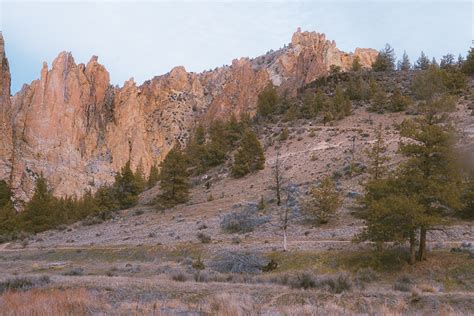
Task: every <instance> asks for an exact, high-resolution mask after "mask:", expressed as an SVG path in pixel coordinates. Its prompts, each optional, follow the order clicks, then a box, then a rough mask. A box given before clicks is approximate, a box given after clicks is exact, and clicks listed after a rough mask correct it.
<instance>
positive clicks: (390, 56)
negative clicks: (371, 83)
mask: <svg viewBox="0 0 474 316" xmlns="http://www.w3.org/2000/svg"><path fill="white" fill-rule="evenodd" d="M394 69H395V51H394V50H393V48H392V47H391V46H390V45H389V44H386V45H385V48H384V49H382V50H381V51H379V54H378V55H377V58H376V59H375V61H374V63H373V64H372V70H373V71H392V70H394Z"/></svg>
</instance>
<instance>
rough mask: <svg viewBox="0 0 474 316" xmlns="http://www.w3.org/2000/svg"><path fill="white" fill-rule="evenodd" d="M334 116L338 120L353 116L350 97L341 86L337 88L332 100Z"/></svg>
mask: <svg viewBox="0 0 474 316" xmlns="http://www.w3.org/2000/svg"><path fill="white" fill-rule="evenodd" d="M332 103H333V110H334V114H335V115H336V116H337V117H338V118H343V117H345V116H348V115H351V112H352V104H351V101H350V100H349V97H348V96H347V95H346V94H345V93H344V90H342V88H341V86H339V85H338V86H337V87H336V90H335V91H334V97H333V99H332Z"/></svg>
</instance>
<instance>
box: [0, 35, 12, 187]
mask: <svg viewBox="0 0 474 316" xmlns="http://www.w3.org/2000/svg"><path fill="white" fill-rule="evenodd" d="M12 133H13V125H12V107H11V102H10V68H9V65H8V59H7V58H6V56H5V45H4V41H3V35H2V32H1V31H0V179H6V180H9V178H10V175H11V170H12V151H13V134H12Z"/></svg>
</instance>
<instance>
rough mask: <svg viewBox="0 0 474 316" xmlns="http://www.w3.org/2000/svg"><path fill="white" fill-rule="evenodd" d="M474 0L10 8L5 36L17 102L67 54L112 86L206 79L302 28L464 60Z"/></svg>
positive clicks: (1, 14)
mask: <svg viewBox="0 0 474 316" xmlns="http://www.w3.org/2000/svg"><path fill="white" fill-rule="evenodd" d="M473 10H474V9H473V4H472V1H469V0H467V1H459V2H456V1H444V2H443V1H423V0H419V1H402V0H399V1H383V0H379V1H356V0H352V1H351V0H346V1H296V0H287V1H226V0H221V1H203V2H198V1H120V2H119V1H110V0H108V1H99V0H97V1H82V2H74V1H50V2H43V1H35V2H28V1H14V2H13V1H8V0H0V30H1V31H2V33H3V36H4V39H5V46H6V47H5V49H6V54H7V57H8V59H9V62H10V71H11V73H12V93H15V92H17V91H18V90H19V89H20V88H21V86H22V85H23V84H24V83H30V82H31V81H33V80H35V79H37V78H38V77H39V76H40V70H41V67H42V63H43V61H46V62H47V63H48V65H49V66H51V64H52V61H53V60H54V58H55V57H56V56H57V55H58V54H59V53H60V52H61V51H70V52H72V54H73V56H74V59H75V61H76V63H81V62H82V63H87V62H88V61H89V60H90V58H91V56H92V55H97V56H99V62H100V63H101V64H103V65H105V67H106V68H107V70H108V71H109V73H110V77H111V81H112V83H113V84H118V85H120V86H122V85H123V82H124V81H125V80H128V79H129V78H132V77H133V78H134V79H135V81H136V82H137V83H139V84H140V83H142V82H143V81H145V80H148V79H151V78H153V77H154V76H156V75H161V74H165V73H167V72H169V71H170V70H171V69H172V68H173V67H175V66H184V67H185V68H186V70H188V71H193V72H201V71H203V70H208V69H213V68H215V67H218V66H222V65H226V64H230V63H231V62H232V60H233V59H234V58H239V57H256V56H259V55H261V54H264V53H265V52H267V51H269V50H270V49H274V50H275V49H278V48H280V47H282V46H283V45H284V44H287V43H289V42H290V41H291V36H292V34H293V33H294V32H295V31H296V29H297V28H298V27H301V29H302V30H303V31H304V30H308V31H317V32H321V33H325V34H326V38H328V39H331V40H335V41H336V43H337V46H338V48H340V49H342V50H344V51H353V50H354V49H355V48H356V47H371V48H375V49H381V48H383V47H384V45H385V43H390V44H391V45H392V46H393V47H394V48H395V52H396V54H397V56H398V57H401V55H402V54H403V51H404V50H406V51H407V53H408V55H409V56H410V58H411V59H412V60H414V59H416V58H417V57H418V56H419V55H420V52H421V51H422V50H423V51H424V52H425V53H426V54H427V55H428V56H429V57H430V58H431V57H436V58H438V59H439V58H440V57H441V56H443V55H445V54H446V53H453V54H455V55H456V56H457V55H458V54H459V53H461V54H463V55H466V53H467V51H468V49H469V47H470V46H471V45H472V40H473V39H474V36H473V33H474V26H473V15H474V11H473Z"/></svg>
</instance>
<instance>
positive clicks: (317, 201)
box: [306, 177, 342, 224]
mask: <svg viewBox="0 0 474 316" xmlns="http://www.w3.org/2000/svg"><path fill="white" fill-rule="evenodd" d="M341 205H342V198H341V194H340V193H339V192H338V191H337V189H336V184H335V183H334V181H333V180H332V179H331V178H330V177H325V178H324V179H323V180H322V181H321V184H320V185H319V186H318V187H315V186H313V187H312V188H311V191H310V198H309V200H308V201H307V202H306V211H307V212H308V213H309V214H310V215H311V216H312V217H314V218H316V220H317V222H318V223H319V224H326V223H327V222H328V221H329V219H330V218H331V217H332V216H333V215H334V213H335V212H336V211H337V210H338V209H339V208H340V207H341Z"/></svg>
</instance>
